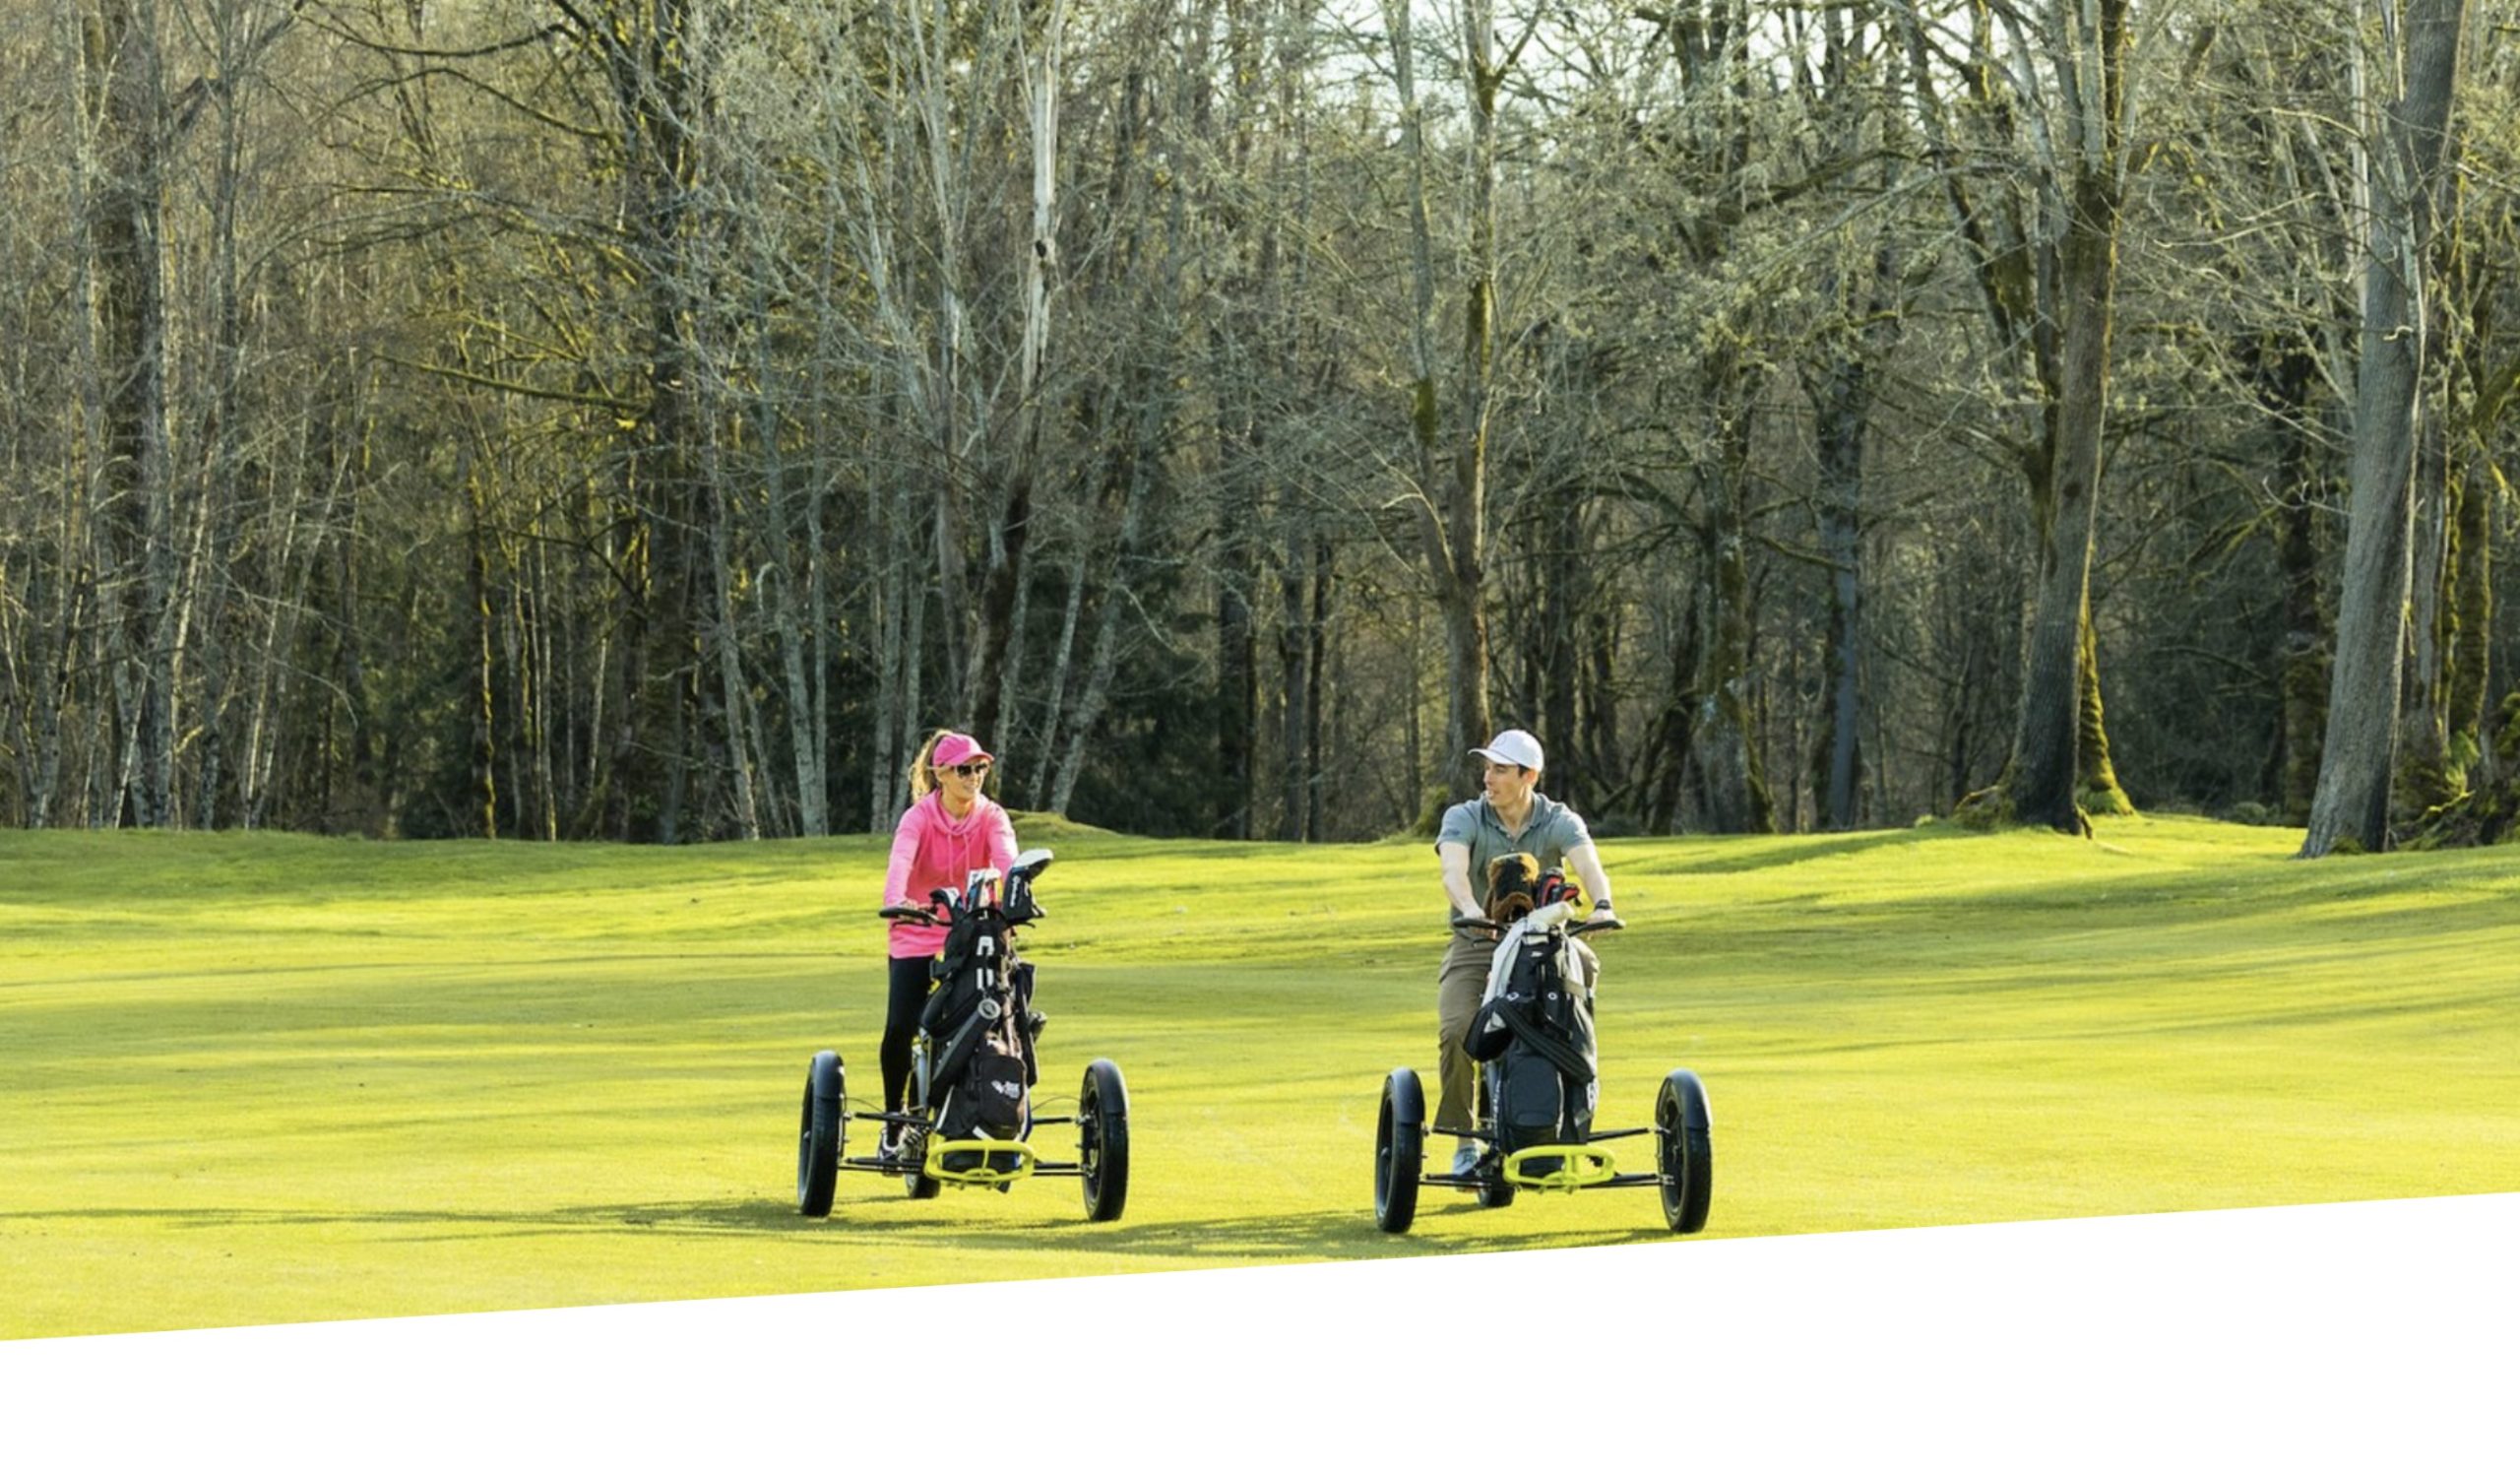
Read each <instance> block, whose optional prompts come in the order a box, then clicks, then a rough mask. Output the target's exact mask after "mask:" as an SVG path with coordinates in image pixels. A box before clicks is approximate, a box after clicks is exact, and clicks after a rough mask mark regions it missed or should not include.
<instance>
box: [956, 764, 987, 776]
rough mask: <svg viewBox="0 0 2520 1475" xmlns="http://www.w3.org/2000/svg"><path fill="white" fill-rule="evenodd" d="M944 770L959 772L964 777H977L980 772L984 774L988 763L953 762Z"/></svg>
mask: <svg viewBox="0 0 2520 1475" xmlns="http://www.w3.org/2000/svg"><path fill="white" fill-rule="evenodd" d="M945 771H946V772H947V773H959V774H961V775H962V776H963V777H965V778H967V779H976V778H978V777H979V776H980V775H981V774H984V773H986V772H988V764H987V763H985V762H980V763H957V764H955V765H954V766H953V767H951V768H949V769H946V770H945Z"/></svg>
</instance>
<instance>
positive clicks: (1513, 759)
mask: <svg viewBox="0 0 2520 1475" xmlns="http://www.w3.org/2000/svg"><path fill="white" fill-rule="evenodd" d="M1471 751H1472V752H1474V753H1477V754H1479V756H1481V757H1482V758H1488V759H1492V760H1494V761H1495V762H1498V763H1511V764H1513V765H1514V766H1515V767H1517V768H1532V769H1538V768H1544V767H1546V766H1547V765H1545V764H1544V763H1542V762H1541V760H1540V739H1539V738H1535V737H1533V736H1532V735H1531V734H1529V733H1526V732H1524V731H1523V730H1522V729H1521V728H1507V729H1506V730H1505V731H1503V732H1501V733H1499V734H1497V735H1496V736H1495V737H1493V738H1489V739H1487V745H1486V746H1485V747H1474V748H1472V749H1471Z"/></svg>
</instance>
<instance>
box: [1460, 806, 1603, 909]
mask: <svg viewBox="0 0 2520 1475" xmlns="http://www.w3.org/2000/svg"><path fill="white" fill-rule="evenodd" d="M1592 843H1593V832H1592V831H1591V830H1589V829H1586V828H1585V827H1584V816H1583V815H1581V814H1578V813H1576V812H1575V811H1574V810H1572V809H1570V808H1568V807H1566V806H1565V805H1564V804H1561V803H1559V802H1557V801H1555V800H1553V799H1550V798H1549V797H1548V796H1547V795H1545V794H1542V793H1540V792H1539V791H1538V790H1534V791H1533V792H1532V812H1531V813H1530V814H1529V815H1528V816H1527V817H1525V819H1524V820H1523V827H1522V828H1521V829H1520V830H1518V831H1516V832H1514V833H1512V834H1507V833H1506V832H1505V821H1503V820H1502V819H1499V818H1497V817H1496V806H1495V805H1494V804H1491V803H1489V802H1487V796H1486V795H1484V794H1482V795H1481V796H1480V797H1479V798H1477V799H1474V800H1471V801H1469V802H1466V803H1459V804H1455V805H1453V806H1452V807H1451V808H1449V809H1446V810H1445V811H1444V824H1443V828H1442V829H1439V830H1437V831H1436V832H1435V844H1437V845H1438V846H1442V845H1467V846H1469V847H1470V889H1471V893H1472V894H1473V895H1478V894H1481V893H1482V892H1484V891H1485V890H1486V889H1487V863H1488V862H1490V861H1493V860H1495V859H1496V858H1497V857H1498V856H1510V855H1513V854H1515V853H1517V852H1519V851H1529V852H1530V853H1531V855H1532V857H1533V859H1535V860H1537V861H1539V862H1540V864H1541V868H1542V869H1544V870H1545V869H1547V868H1548V867H1549V866H1563V865H1565V864H1566V853H1567V852H1568V851H1570V850H1573V849H1575V848H1576V847H1577V846H1580V845H1590V844H1592ZM1446 910H1447V911H1448V912H1449V910H1450V908H1449V907H1448V908H1447V909H1446Z"/></svg>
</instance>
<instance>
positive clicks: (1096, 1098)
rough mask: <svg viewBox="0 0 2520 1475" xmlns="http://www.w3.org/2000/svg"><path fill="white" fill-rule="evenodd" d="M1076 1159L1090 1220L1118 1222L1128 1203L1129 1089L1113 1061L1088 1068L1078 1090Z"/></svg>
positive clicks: (1093, 1221) (1098, 1222) (1098, 1063)
mask: <svg viewBox="0 0 2520 1475" xmlns="http://www.w3.org/2000/svg"><path fill="white" fill-rule="evenodd" d="M1076 1160H1077V1166H1078V1169H1079V1173H1078V1177H1079V1179H1080V1180H1082V1181H1083V1183H1084V1185H1085V1217H1086V1219H1087V1221H1088V1222H1090V1223H1094V1224H1108V1223H1110V1222H1111V1221H1112V1220H1114V1219H1117V1218H1119V1217H1120V1210H1122V1209H1123V1208H1126V1207H1127V1206H1128V1202H1129V1088H1128V1085H1127V1083H1126V1082H1124V1081H1122V1080H1121V1079H1120V1067H1119V1066H1117V1065H1114V1064H1112V1063H1111V1062H1110V1061H1109V1060H1096V1061H1095V1062H1094V1063H1093V1064H1091V1065H1088V1066H1086V1067H1085V1084H1084V1085H1083V1086H1081V1087H1079V1088H1078V1090H1077V1095H1076Z"/></svg>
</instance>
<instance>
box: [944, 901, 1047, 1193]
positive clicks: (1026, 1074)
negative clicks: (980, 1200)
mask: <svg viewBox="0 0 2520 1475" xmlns="http://www.w3.org/2000/svg"><path fill="white" fill-rule="evenodd" d="M1003 946H1004V932H1003V930H1002V929H1001V928H999V927H993V926H990V925H989V919H987V918H985V917H974V918H970V919H967V920H966V921H964V922H961V923H958V924H957V925H956V926H955V928H954V930H953V931H952V932H951V933H950V934H949V935H948V936H947V938H946V942H945V951H944V954H943V955H942V956H941V957H939V958H938V959H937V962H936V980H937V982H936V987H935V988H934V989H933V990H932V991H930V992H929V994H928V995H927V1006H926V1008H925V1009H924V1010H922V1011H921V1013H920V1015H919V1027H920V1028H921V1029H922V1030H924V1031H925V1032H926V1034H927V1038H928V1042H929V1044H928V1048H929V1051H930V1052H931V1054H930V1055H929V1064H928V1077H927V1091H928V1100H929V1101H930V1102H931V1103H933V1104H934V1106H935V1109H936V1117H935V1121H936V1134H937V1136H938V1137H940V1138H944V1139H951V1140H959V1141H969V1140H972V1139H974V1138H977V1137H1001V1138H1009V1139H1011V1138H1016V1137H1021V1136H1023V1135H1024V1133H1025V1130H1026V1129H1027V1128H1028V1127H1029V1126H1030V1125H1031V1123H1032V1120H1033V1117H1032V1086H1033V1084H1034V1082H1036V1081H1037V1080H1039V1079H1040V1067H1039V1065H1038V1063H1037V1062H1036V1060H1035V1057H1034V1052H1033V1040H1034V1037H1035V1036H1036V1035H1038V1034H1039V1033H1040V1027H1041V1016H1040V1015H1039V1014H1037V1013H1035V1012H1034V1011H1033V965H1032V964H1030V963H1015V964H1013V965H1012V966H1007V965H1006V960H1005V956H1004V953H1003ZM984 1156H985V1157H987V1158H988V1164H987V1166H988V1167H989V1168H990V1169H991V1170H993V1171H998V1172H1012V1171H1013V1170H1014V1169H1015V1167H1016V1166H1017V1162H1018V1159H1016V1158H1015V1156H1014V1155H1012V1154H1004V1155H1000V1154H982V1153H973V1152H952V1153H947V1154H946V1155H945V1156H944V1158H943V1159H942V1160H941V1161H940V1162H939V1164H938V1166H940V1167H942V1168H944V1169H945V1170H946V1171H947V1172H953V1173H967V1172H970V1171H972V1170H973V1169H975V1168H977V1167H979V1166H980V1162H979V1160H980V1159H981V1158H982V1157H984Z"/></svg>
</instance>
